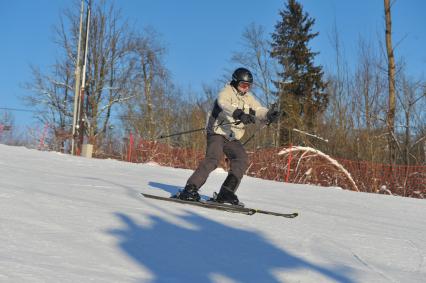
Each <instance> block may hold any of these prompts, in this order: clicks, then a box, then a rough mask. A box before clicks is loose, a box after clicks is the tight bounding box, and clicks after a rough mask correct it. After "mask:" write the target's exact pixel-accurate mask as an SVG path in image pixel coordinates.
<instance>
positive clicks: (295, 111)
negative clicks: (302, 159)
mask: <svg viewBox="0 0 426 283" xmlns="http://www.w3.org/2000/svg"><path fill="white" fill-rule="evenodd" d="M280 16H281V20H280V21H279V22H278V23H277V24H276V25H275V32H274V33H273V34H272V43H271V45H272V50H271V56H272V57H273V58H275V59H277V60H278V63H279V64H280V65H281V66H282V71H281V72H278V73H277V77H278V81H274V84H275V87H276V88H277V90H278V91H277V92H276V95H277V96H278V97H279V101H280V109H281V111H283V112H285V113H286V114H287V116H286V118H285V119H282V122H281V124H280V129H281V133H280V143H281V144H283V143H288V142H291V141H292V138H291V130H292V129H293V128H295V127H296V128H302V129H306V130H308V131H313V130H314V129H315V125H316V118H317V117H318V114H319V113H321V112H323V111H324V110H325V108H326V106H327V103H328V94H327V93H325V92H324V90H325V88H326V83H325V82H324V81H323V71H322V67H321V66H315V65H314V62H313V61H314V57H315V56H316V55H317V54H318V53H316V52H312V51H311V50H310V48H309V47H308V43H309V41H310V40H311V39H313V38H315V37H316V36H317V35H318V33H313V32H312V31H311V30H312V27H313V25H314V23H315V20H314V19H312V18H310V17H309V15H308V14H307V13H304V11H303V7H302V5H301V4H299V3H298V2H297V1H296V0H288V3H287V4H286V8H285V9H284V10H282V11H280Z"/></svg>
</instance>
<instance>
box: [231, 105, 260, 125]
mask: <svg viewBox="0 0 426 283" xmlns="http://www.w3.org/2000/svg"><path fill="white" fill-rule="evenodd" d="M232 117H233V118H234V119H235V120H240V121H241V122H242V123H243V124H244V125H247V124H254V123H256V118H255V117H254V116H253V115H250V114H246V113H244V111H243V110H241V109H236V110H235V111H234V113H232Z"/></svg>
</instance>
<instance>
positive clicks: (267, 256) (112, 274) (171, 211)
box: [0, 145, 426, 283]
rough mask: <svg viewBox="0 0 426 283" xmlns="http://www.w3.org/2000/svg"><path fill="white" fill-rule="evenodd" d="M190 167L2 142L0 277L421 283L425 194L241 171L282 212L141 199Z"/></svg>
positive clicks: (217, 176) (176, 183) (166, 187)
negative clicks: (407, 194) (243, 212)
mask: <svg viewBox="0 0 426 283" xmlns="http://www.w3.org/2000/svg"><path fill="white" fill-rule="evenodd" d="M191 173H192V171H191V170H183V169H176V168H168V167H161V166H158V165H157V166H152V164H151V165H145V164H132V163H126V162H120V161H116V160H96V159H86V158H81V157H75V156H70V155H65V154H57V153H53V152H41V151H36V150H29V149H25V148H22V147H9V146H5V145H0V176H1V177H0V243H1V249H0V282H342V283H352V282H404V283H405V282H426V264H425V261H426V241H425V239H426V218H425V215H426V203H425V201H424V200H420V199H410V198H402V197H396V196H389V195H378V194H367V193H357V192H352V191H346V190H341V189H328V188H319V187H315V186H307V185H295V184H287V183H281V182H273V181H266V180H260V179H255V178H251V177H245V178H244V179H243V182H242V183H241V187H240V189H239V191H238V193H239V197H240V199H241V200H242V201H243V202H245V203H246V205H247V206H250V207H255V208H259V209H268V210H273V211H278V212H295V211H297V212H299V213H300V215H299V217H297V218H295V219H286V218H280V217H274V216H268V215H260V214H259V215H257V214H256V215H253V216H247V215H240V214H232V213H226V212H222V211H215V210H208V209H204V208H199V207H192V206H185V205H181V204H173V203H169V202H160V201H156V200H151V199H144V198H143V197H142V196H141V195H140V192H146V193H155V194H158V195H164V196H167V195H169V194H171V193H174V192H176V190H178V189H180V188H182V185H184V184H185V181H186V179H187V178H188V177H189V176H190V174H191ZM225 176H226V172H224V171H223V170H216V171H214V172H213V173H212V174H211V176H210V178H209V180H208V181H207V182H206V184H205V185H204V187H203V189H202V191H201V193H202V194H203V195H205V196H208V195H211V194H212V193H213V191H215V190H217V189H218V187H219V185H220V184H221V182H222V181H223V180H224V178H225Z"/></svg>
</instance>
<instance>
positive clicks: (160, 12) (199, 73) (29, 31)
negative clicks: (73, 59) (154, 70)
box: [0, 0, 426, 125]
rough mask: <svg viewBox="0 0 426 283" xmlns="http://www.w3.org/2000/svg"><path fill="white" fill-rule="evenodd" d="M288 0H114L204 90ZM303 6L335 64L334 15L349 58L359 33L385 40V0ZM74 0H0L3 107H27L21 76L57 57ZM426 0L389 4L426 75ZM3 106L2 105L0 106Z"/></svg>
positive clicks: (402, 44) (414, 70)
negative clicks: (60, 27)
mask: <svg viewBox="0 0 426 283" xmlns="http://www.w3.org/2000/svg"><path fill="white" fill-rule="evenodd" d="M285 2H286V1H284V0H264V1H255V0H252V1H248V0H232V1H229V0H215V1H201V0H180V1H177V0H156V1H154V0H116V6H117V7H120V8H121V9H122V14H123V16H124V17H125V18H127V19H128V20H129V22H130V23H131V24H133V25H134V27H135V28H136V29H138V30H142V29H143V28H144V27H145V26H150V27H153V28H154V29H155V30H156V31H157V32H158V33H159V34H160V35H161V41H162V42H163V43H164V44H165V46H166V47H167V50H168V53H167V55H166V58H165V59H166V60H165V61H166V62H165V63H166V67H167V68H168V69H169V70H170V71H171V73H172V76H173V78H174V79H175V82H176V83H177V84H178V85H179V86H180V87H182V88H183V89H188V88H190V89H192V90H194V91H199V90H200V89H201V85H202V84H203V83H207V84H212V83H214V82H215V81H216V80H217V79H219V78H220V77H221V76H222V74H223V73H224V72H225V69H230V68H232V67H233V65H231V63H230V58H231V55H232V53H233V52H235V51H238V50H239V48H240V47H241V34H242V32H243V30H244V28H245V27H247V26H248V25H249V24H250V23H252V22H254V23H256V24H259V25H262V26H264V27H265V29H266V30H267V32H268V33H272V32H273V30H274V25H275V24H276V22H277V21H278V20H279V15H278V12H279V10H280V9H283V8H284V3H285ZM299 2H300V3H302V5H303V7H304V10H305V11H306V12H308V13H309V15H310V16H311V17H313V18H315V20H316V24H315V26H314V31H318V32H320V35H319V36H318V37H317V38H315V39H314V40H313V41H312V45H311V46H312V49H313V50H314V51H318V52H320V54H319V55H318V56H317V58H316V60H317V63H318V64H321V65H323V66H324V67H325V69H332V67H333V63H334V51H333V48H332V46H331V43H330V35H331V32H332V28H333V25H334V23H336V24H337V29H338V32H339V36H340V37H341V40H342V43H343V49H344V54H345V57H346V60H348V62H349V63H351V62H353V61H352V60H354V59H355V58H356V56H357V48H356V47H357V43H358V39H359V37H360V35H362V36H363V37H364V38H365V39H368V40H370V39H371V40H378V39H379V37H381V38H380V39H381V40H382V41H383V38H384V9H383V1H382V0H357V1H349V0H300V1H299ZM71 3H72V1H71V0H14V1H10V0H0V34H1V37H2V43H1V44H0V108H2V107H8V108H20V109H22V108H27V107H25V106H24V105H23V103H22V102H21V100H20V99H19V97H20V96H23V95H25V94H27V90H25V89H24V88H22V84H23V83H25V82H28V81H30V80H31V73H30V68H29V66H30V65H34V66H39V67H40V68H41V69H42V70H47V68H48V67H49V66H50V65H52V64H53V63H54V62H55V57H56V56H57V54H58V52H57V46H56V45H55V44H54V43H53V40H52V38H53V26H54V25H55V24H58V22H59V14H60V11H61V10H63V9H64V8H65V7H72V5H71ZM424 11H426V1H424V0H397V1H395V3H394V6H393V10H392V17H393V31H394V33H393V42H394V44H396V43H398V42H399V43H398V46H397V49H396V51H395V54H396V56H397V57H404V59H405V60H406V62H407V69H408V71H409V74H410V75H412V76H413V77H415V78H423V79H424V77H425V66H426V51H425V50H426V47H425V46H426V30H425V28H426V17H425V16H424ZM1 113H2V110H1V109H0V114H1ZM12 113H13V115H14V116H15V120H16V123H17V124H18V125H24V124H28V123H31V122H32V120H31V119H30V118H31V114H30V113H26V112H18V111H14V112H12Z"/></svg>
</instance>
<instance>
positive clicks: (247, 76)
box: [232, 68, 253, 86]
mask: <svg viewBox="0 0 426 283" xmlns="http://www.w3.org/2000/svg"><path fill="white" fill-rule="evenodd" d="M240 82H247V83H251V84H252V83H253V75H252V74H251V72H250V71H249V70H247V69H246V68H238V69H236V70H235V71H234V73H233V74H232V83H233V85H235V86H237V85H238V84H239V83H240Z"/></svg>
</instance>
